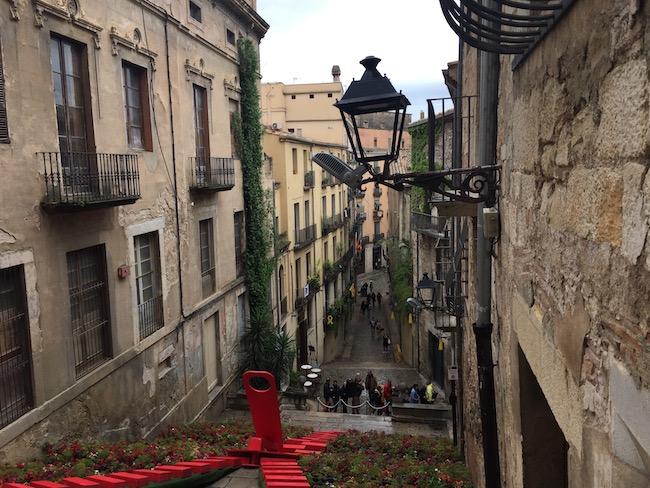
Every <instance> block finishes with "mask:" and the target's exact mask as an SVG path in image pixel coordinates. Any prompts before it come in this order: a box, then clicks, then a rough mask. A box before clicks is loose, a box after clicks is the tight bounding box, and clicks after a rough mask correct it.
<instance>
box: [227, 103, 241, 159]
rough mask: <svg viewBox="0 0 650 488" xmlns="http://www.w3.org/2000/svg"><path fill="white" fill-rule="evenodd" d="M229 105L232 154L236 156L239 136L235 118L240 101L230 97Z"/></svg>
mask: <svg viewBox="0 0 650 488" xmlns="http://www.w3.org/2000/svg"><path fill="white" fill-rule="evenodd" d="M228 105H229V107H230V154H231V155H232V157H234V158H236V157H237V154H238V152H239V151H238V150H237V137H236V136H235V118H236V117H237V114H238V113H239V103H238V102H237V101H236V100H232V99H230V100H228Z"/></svg>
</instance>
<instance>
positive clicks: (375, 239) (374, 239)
mask: <svg viewBox="0 0 650 488" xmlns="http://www.w3.org/2000/svg"><path fill="white" fill-rule="evenodd" d="M383 238H384V233H383V232H382V233H380V234H375V235H374V236H373V238H372V242H373V244H377V243H378V242H379V241H381V240H382V239H383Z"/></svg>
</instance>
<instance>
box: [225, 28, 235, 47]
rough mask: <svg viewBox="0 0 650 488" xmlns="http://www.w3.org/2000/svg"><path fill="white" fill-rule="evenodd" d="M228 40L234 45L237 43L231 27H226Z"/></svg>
mask: <svg viewBox="0 0 650 488" xmlns="http://www.w3.org/2000/svg"><path fill="white" fill-rule="evenodd" d="M226 41H228V44H232V45H233V46H234V45H235V44H236V42H235V33H234V32H233V31H231V30H230V29H226Z"/></svg>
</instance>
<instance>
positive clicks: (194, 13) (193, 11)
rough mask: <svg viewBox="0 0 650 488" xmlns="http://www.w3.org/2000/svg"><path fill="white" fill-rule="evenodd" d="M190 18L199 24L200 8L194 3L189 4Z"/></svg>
mask: <svg viewBox="0 0 650 488" xmlns="http://www.w3.org/2000/svg"><path fill="white" fill-rule="evenodd" d="M190 17H192V18H193V19H194V20H196V21H197V22H201V7H199V6H198V5H197V4H196V3H194V2H190Z"/></svg>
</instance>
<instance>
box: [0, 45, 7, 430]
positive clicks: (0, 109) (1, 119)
mask: <svg viewBox="0 0 650 488" xmlns="http://www.w3.org/2000/svg"><path fill="white" fill-rule="evenodd" d="M0 143H4V144H8V143H9V124H8V122H7V102H6V98H5V76H4V68H3V67H2V44H0ZM0 408H1V406H0ZM0 427H3V425H2V423H1V422H0Z"/></svg>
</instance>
